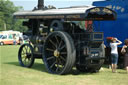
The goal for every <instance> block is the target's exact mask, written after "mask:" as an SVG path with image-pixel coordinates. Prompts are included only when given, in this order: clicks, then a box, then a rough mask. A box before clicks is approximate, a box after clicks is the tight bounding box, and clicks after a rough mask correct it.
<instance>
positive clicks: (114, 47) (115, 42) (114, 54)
mask: <svg viewBox="0 0 128 85" xmlns="http://www.w3.org/2000/svg"><path fill="white" fill-rule="evenodd" d="M120 44H122V42H121V41H120V40H118V39H117V38H112V42H111V43H110V47H111V65H112V72H113V73H115V72H116V68H117V63H118V47H117V46H118V45H120Z"/></svg>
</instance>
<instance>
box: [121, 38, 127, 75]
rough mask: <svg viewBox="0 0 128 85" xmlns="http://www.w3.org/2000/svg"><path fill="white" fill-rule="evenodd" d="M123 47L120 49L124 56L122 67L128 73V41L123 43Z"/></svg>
mask: <svg viewBox="0 0 128 85" xmlns="http://www.w3.org/2000/svg"><path fill="white" fill-rule="evenodd" d="M124 43H125V45H124V46H123V47H122V49H121V53H122V54H124V66H125V68H126V71H127V73H128V39H126V40H125V41H124Z"/></svg>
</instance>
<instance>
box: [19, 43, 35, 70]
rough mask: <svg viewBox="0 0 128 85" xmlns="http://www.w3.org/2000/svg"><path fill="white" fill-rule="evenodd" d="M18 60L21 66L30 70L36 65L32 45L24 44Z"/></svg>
mask: <svg viewBox="0 0 128 85" xmlns="http://www.w3.org/2000/svg"><path fill="white" fill-rule="evenodd" d="M18 60H19V63H20V65H21V66H23V67H28V68H30V67H31V66H32V65H33V63H34V60H35V59H34V57H33V48H32V46H31V45H30V44H23V45H22V46H21V47H20V49H19V53H18Z"/></svg>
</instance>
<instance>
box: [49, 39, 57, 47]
mask: <svg viewBox="0 0 128 85" xmlns="http://www.w3.org/2000/svg"><path fill="white" fill-rule="evenodd" d="M49 41H50V42H51V44H53V45H54V46H55V48H56V47H57V46H56V44H55V43H54V42H53V41H52V40H51V39H49Z"/></svg>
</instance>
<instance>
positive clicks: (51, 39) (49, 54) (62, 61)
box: [43, 31, 76, 74]
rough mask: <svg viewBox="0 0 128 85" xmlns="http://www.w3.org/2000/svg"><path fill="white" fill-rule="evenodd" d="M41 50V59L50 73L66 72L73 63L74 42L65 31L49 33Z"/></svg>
mask: <svg viewBox="0 0 128 85" xmlns="http://www.w3.org/2000/svg"><path fill="white" fill-rule="evenodd" d="M43 51H44V52H43V61H44V64H45V67H46V68H47V70H48V72H50V73H53V74H66V73H68V72H69V71H70V70H71V69H72V67H73V65H74V63H75V59H76V50H75V47H74V43H73V40H72V38H71V37H70V35H69V34H67V33H66V32H61V31H56V32H53V33H51V34H49V36H48V37H47V39H46V41H45V43H44V50H43Z"/></svg>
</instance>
